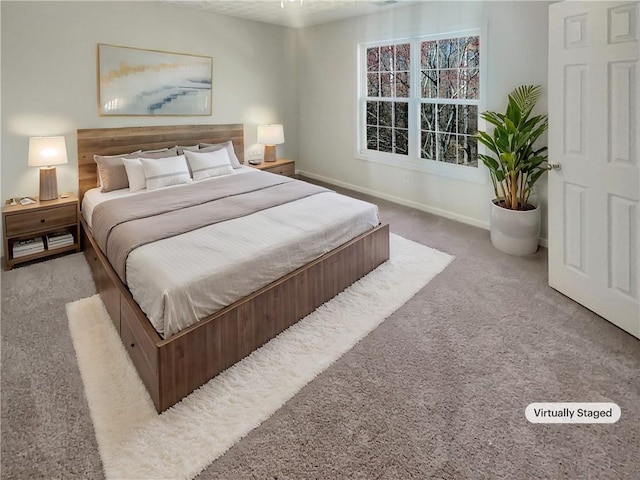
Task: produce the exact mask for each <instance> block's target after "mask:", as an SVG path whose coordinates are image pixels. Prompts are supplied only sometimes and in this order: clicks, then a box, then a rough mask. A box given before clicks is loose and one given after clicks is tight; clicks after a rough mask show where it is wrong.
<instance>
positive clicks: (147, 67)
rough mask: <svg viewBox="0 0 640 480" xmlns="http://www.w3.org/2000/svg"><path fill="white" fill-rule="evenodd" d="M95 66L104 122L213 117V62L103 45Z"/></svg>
mask: <svg viewBox="0 0 640 480" xmlns="http://www.w3.org/2000/svg"><path fill="white" fill-rule="evenodd" d="M96 63H97V77H98V112H99V114H100V115H101V116H126V115H138V116H198V115H211V114H212V111H213V108H212V88H211V87H212V80H213V59H212V58H211V57H205V56H200V55H189V54H183V53H175V52H164V51H161V50H147V49H142V48H133V47H123V46H118V45H109V44H105V43H99V44H98V45H97V62H96Z"/></svg>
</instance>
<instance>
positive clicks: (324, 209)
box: [82, 167, 379, 338]
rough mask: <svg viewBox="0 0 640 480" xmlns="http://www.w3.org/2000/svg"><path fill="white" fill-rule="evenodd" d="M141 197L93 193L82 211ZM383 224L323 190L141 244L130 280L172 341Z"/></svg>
mask: <svg viewBox="0 0 640 480" xmlns="http://www.w3.org/2000/svg"><path fill="white" fill-rule="evenodd" d="M240 170H243V171H251V172H255V169H251V168H249V167H243V169H238V170H236V172H240ZM206 181H207V182H215V181H216V178H213V179H209V180H206ZM96 190H97V192H96ZM118 192H119V193H118ZM114 194H115V195H114ZM138 194H139V195H144V192H143V193H140V192H135V193H130V192H129V191H128V190H121V191H115V192H109V193H106V194H103V193H100V192H99V190H98V189H93V190H90V191H89V192H87V194H85V197H84V200H83V202H82V209H83V215H85V218H86V219H87V222H88V223H89V225H90V215H91V212H92V211H93V208H95V206H96V205H98V204H99V203H100V202H101V201H106V200H109V199H111V198H117V197H120V196H126V195H138ZM87 216H89V218H87ZM378 223H379V219H378V209H377V207H376V206H375V205H372V204H370V203H367V202H363V201H360V200H356V199H353V198H350V197H346V196H343V195H339V194H337V193H334V192H324V193H320V194H317V195H313V196H310V197H306V198H303V199H301V200H297V201H295V202H291V203H287V204H284V205H280V206H277V207H273V208H269V209H266V210H263V211H260V212H257V213H254V214H252V215H247V216H245V217H241V218H237V219H233V220H229V221H226V222H222V223H218V224H214V225H210V226H208V227H204V228H200V229H198V230H194V231H192V232H188V233H185V234H182V235H178V236H175V237H172V238H168V239H164V240H160V241H157V242H154V243H151V244H148V245H144V246H142V247H139V248H137V249H135V250H134V251H133V252H131V254H130V255H129V258H128V259H127V264H126V269H127V283H128V287H129V289H130V291H131V293H132V295H133V298H134V299H135V300H136V302H138V304H139V305H140V308H141V309H142V311H143V312H145V314H146V315H147V317H148V318H149V320H150V321H151V323H152V324H153V326H154V328H155V329H156V330H157V331H158V333H159V334H160V335H161V336H163V337H164V338H168V337H169V336H171V335H173V334H174V333H176V332H179V331H180V330H183V329H184V328H186V327H188V326H190V325H192V324H193V323H195V322H197V321H198V320H199V319H201V318H204V317H206V316H207V315H210V314H212V313H214V312H216V311H218V310H220V309H222V308H224V307H225V306H227V305H229V304H231V303H233V302H235V301H236V300H239V299H240V298H242V297H245V296H247V295H249V294H250V293H252V292H254V291H256V290H258V289H260V288H262V287H264V286H265V285H268V284H269V283H271V282H272V281H274V280H277V279H278V278H280V277H282V276H284V275H285V274H287V273H289V272H291V271H293V270H295V269H296V268H298V267H301V266H302V265H304V264H306V263H308V262H310V261H312V260H313V259H315V258H317V257H319V256H320V255H322V254H324V253H326V252H328V251H330V250H332V249H334V248H336V247H338V246H340V245H342V244H343V243H345V242H347V241H349V240H350V239H352V238H354V237H356V236H358V235H360V234H361V233H364V232H366V231H368V230H370V229H371V228H373V227H375V226H376V225H378ZM160 260H161V261H160Z"/></svg>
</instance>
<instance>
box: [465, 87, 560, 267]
mask: <svg viewBox="0 0 640 480" xmlns="http://www.w3.org/2000/svg"><path fill="white" fill-rule="evenodd" d="M541 93H542V88H541V87H540V86H539V85H522V86H520V87H518V88H516V89H515V90H514V91H513V92H511V93H510V94H509V104H508V106H507V111H506V113H504V114H502V113H496V112H484V113H481V114H480V116H481V117H482V118H483V119H484V120H486V121H487V122H489V123H490V124H492V125H493V126H494V129H493V133H492V134H491V135H490V134H489V133H487V132H482V131H480V132H478V133H477V134H476V135H475V138H477V139H478V141H479V142H480V143H481V144H483V145H484V146H485V147H486V148H487V149H488V152H487V153H490V154H488V155H484V154H478V157H479V158H480V160H481V161H482V162H483V163H484V164H485V165H486V167H487V168H488V169H489V173H490V174H491V181H492V183H493V189H494V192H495V198H494V199H493V200H492V204H491V243H492V244H493V246H494V247H496V248H497V249H498V250H500V251H502V252H505V253H509V254H511V255H529V254H531V253H535V252H536V251H537V249H538V237H539V236H540V207H539V205H534V204H533V203H532V202H530V200H529V199H530V197H531V194H532V193H533V188H534V185H535V184H536V182H537V181H538V180H539V179H540V177H541V176H542V174H543V173H544V172H545V171H546V168H545V167H544V166H542V163H543V162H545V161H546V159H547V154H546V151H547V147H546V146H543V147H539V148H537V147H536V146H535V143H536V141H537V140H538V139H539V137H540V135H542V134H543V133H544V132H545V130H547V127H548V126H549V124H548V119H547V116H546V115H536V116H532V115H531V112H532V110H533V107H534V106H535V105H536V103H537V102H538V100H539V99H540V95H541Z"/></svg>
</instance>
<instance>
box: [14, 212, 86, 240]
mask: <svg viewBox="0 0 640 480" xmlns="http://www.w3.org/2000/svg"><path fill="white" fill-rule="evenodd" d="M76 215H77V207H76V205H63V206H60V207H56V208H47V209H44V210H39V211H34V212H23V213H20V214H19V215H7V216H5V220H4V221H5V229H6V230H5V235H6V236H16V235H22V234H28V233H31V232H35V231H38V230H45V229H47V230H51V229H55V228H56V227H62V226H64V225H70V224H74V223H77V222H78V218H77V216H76Z"/></svg>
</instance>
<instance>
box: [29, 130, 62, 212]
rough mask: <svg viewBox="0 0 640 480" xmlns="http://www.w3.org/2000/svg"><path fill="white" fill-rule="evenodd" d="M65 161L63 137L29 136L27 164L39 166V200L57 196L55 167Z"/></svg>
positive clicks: (51, 198)
mask: <svg viewBox="0 0 640 480" xmlns="http://www.w3.org/2000/svg"><path fill="white" fill-rule="evenodd" d="M64 163H67V146H66V143H65V141H64V137H31V138H29V166H30V167H40V201H46V200H55V199H56V198H58V180H57V177H56V167H54V165H62V164H64Z"/></svg>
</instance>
